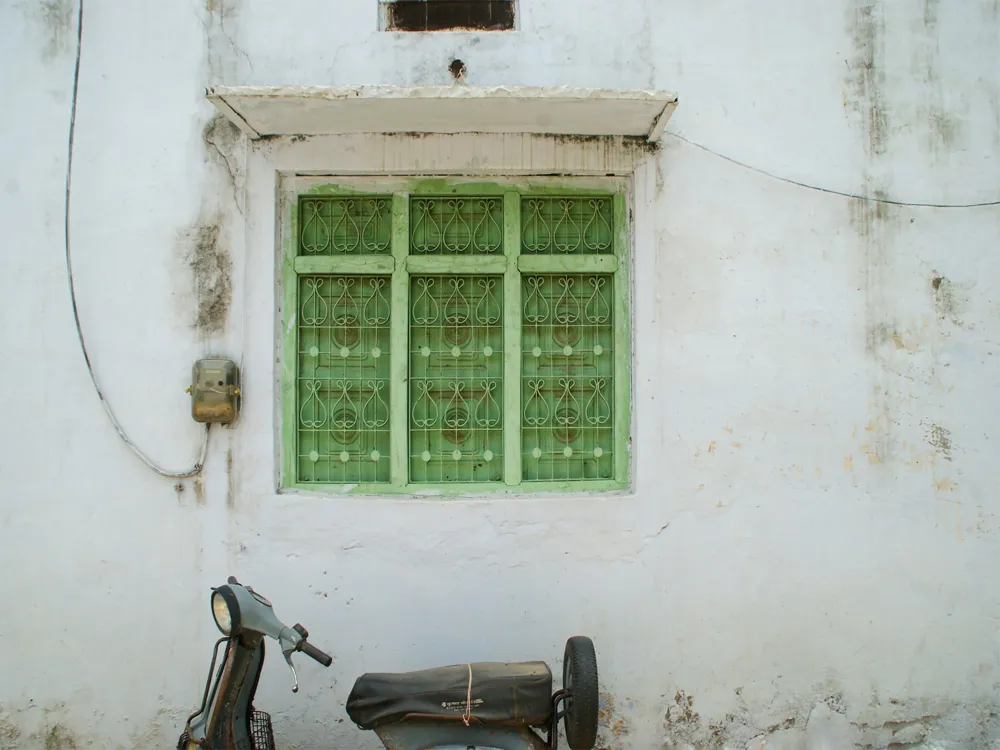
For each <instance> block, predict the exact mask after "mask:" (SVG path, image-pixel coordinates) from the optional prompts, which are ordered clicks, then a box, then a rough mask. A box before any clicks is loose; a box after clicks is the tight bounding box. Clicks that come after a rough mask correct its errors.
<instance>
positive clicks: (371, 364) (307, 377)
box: [296, 276, 392, 484]
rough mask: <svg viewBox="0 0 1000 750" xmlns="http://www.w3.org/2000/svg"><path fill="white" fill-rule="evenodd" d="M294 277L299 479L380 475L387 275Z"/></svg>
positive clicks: (384, 456)
mask: <svg viewBox="0 0 1000 750" xmlns="http://www.w3.org/2000/svg"><path fill="white" fill-rule="evenodd" d="M298 282H299V295H298V296H299V300H300V301H301V302H300V305H299V315H298V383H297V386H298V387H297V392H298V410H297V414H296V418H297V432H298V456H297V461H298V465H297V473H298V477H299V480H300V481H302V482H306V483H358V484H360V483H367V482H387V481H389V374H390V373H389V363H390V357H391V354H392V352H391V351H390V346H389V319H390V317H391V309H390V304H389V299H390V296H389V286H390V279H389V277H387V276H299V278H298Z"/></svg>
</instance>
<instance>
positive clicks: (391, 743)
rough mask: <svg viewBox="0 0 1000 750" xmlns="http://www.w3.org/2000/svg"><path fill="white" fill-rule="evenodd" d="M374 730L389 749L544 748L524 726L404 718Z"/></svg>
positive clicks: (537, 737)
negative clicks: (489, 725) (482, 725)
mask: <svg viewBox="0 0 1000 750" xmlns="http://www.w3.org/2000/svg"><path fill="white" fill-rule="evenodd" d="M375 733H376V734H377V735H378V736H379V739H380V740H382V744H383V745H385V746H386V747H387V748H389V750H444V749H445V748H454V750H466V748H469V747H474V748H476V750H480V748H482V749H483V750H485V749H486V748H489V750H548V747H549V746H548V745H547V744H546V743H545V742H544V741H543V740H542V739H541V738H540V737H539V736H538V735H537V734H535V733H534V732H532V731H531V730H530V729H528V728H527V727H477V726H471V727H466V726H463V725H461V724H457V723H455V722H437V721H404V722H400V723H399V724H392V725H391V726H386V727H380V728H379V729H376V730H375Z"/></svg>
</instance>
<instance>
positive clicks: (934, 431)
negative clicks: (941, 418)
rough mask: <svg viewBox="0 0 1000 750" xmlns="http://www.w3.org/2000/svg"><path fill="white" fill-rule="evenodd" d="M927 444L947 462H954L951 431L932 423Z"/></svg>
mask: <svg viewBox="0 0 1000 750" xmlns="http://www.w3.org/2000/svg"><path fill="white" fill-rule="evenodd" d="M927 444H928V445H929V446H931V448H933V449H934V451H935V453H937V454H938V455H939V456H941V458H943V459H944V460H945V461H951V460H952V442H951V430H948V429H945V428H944V427H942V426H941V425H939V424H936V423H934V422H931V423H930V424H928V425H927Z"/></svg>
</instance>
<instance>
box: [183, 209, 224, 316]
mask: <svg viewBox="0 0 1000 750" xmlns="http://www.w3.org/2000/svg"><path fill="white" fill-rule="evenodd" d="M221 234H222V219H221V217H219V216H216V217H214V218H213V219H212V220H210V221H204V222H199V223H198V224H197V225H195V226H194V227H192V228H191V229H189V230H188V231H187V232H185V233H184V234H183V236H182V240H181V241H182V244H183V246H184V258H185V260H186V262H187V264H188V267H189V268H190V269H191V271H192V274H193V285H194V294H195V304H196V311H195V321H194V326H195V328H197V329H198V330H199V331H201V332H202V333H218V332H220V331H222V330H223V329H224V328H225V325H226V321H227V320H228V318H229V308H230V305H231V304H232V300H233V281H232V276H233V259H232V257H231V256H230V254H229V251H228V250H227V249H226V248H225V247H224V246H223V244H222V243H221V242H220V236H221Z"/></svg>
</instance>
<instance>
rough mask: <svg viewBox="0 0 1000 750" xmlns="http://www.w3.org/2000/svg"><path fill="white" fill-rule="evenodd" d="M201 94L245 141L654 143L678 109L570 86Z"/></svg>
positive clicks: (239, 89) (254, 89)
mask: <svg viewBox="0 0 1000 750" xmlns="http://www.w3.org/2000/svg"><path fill="white" fill-rule="evenodd" d="M205 94H206V96H207V97H208V99H209V100H211V102H212V103H213V104H214V105H215V107H216V108H217V109H218V110H219V111H220V112H222V113H223V114H224V115H225V116H226V117H228V118H229V119H230V120H232V122H233V123H234V124H235V125H236V126H237V127H238V128H239V129H240V130H242V131H243V132H244V133H246V134H247V136H249V137H250V138H261V137H266V136H283V135H345V134H350V133H529V134H546V135H580V136H609V135H610V136H632V137H638V138H645V139H647V140H649V141H656V140H658V139H659V138H660V136H661V135H662V134H663V129H664V128H665V127H666V124H667V120H669V119H670V115H671V114H672V113H673V111H674V109H675V108H676V106H677V96H676V95H675V94H672V93H669V92H665V91H647V90H623V89H585V88H575V87H569V86H557V87H529V86H465V85H455V86H391V85H377V86H376V85H371V86H367V85H366V86H215V87H212V88H209V89H207V90H206V92H205Z"/></svg>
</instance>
